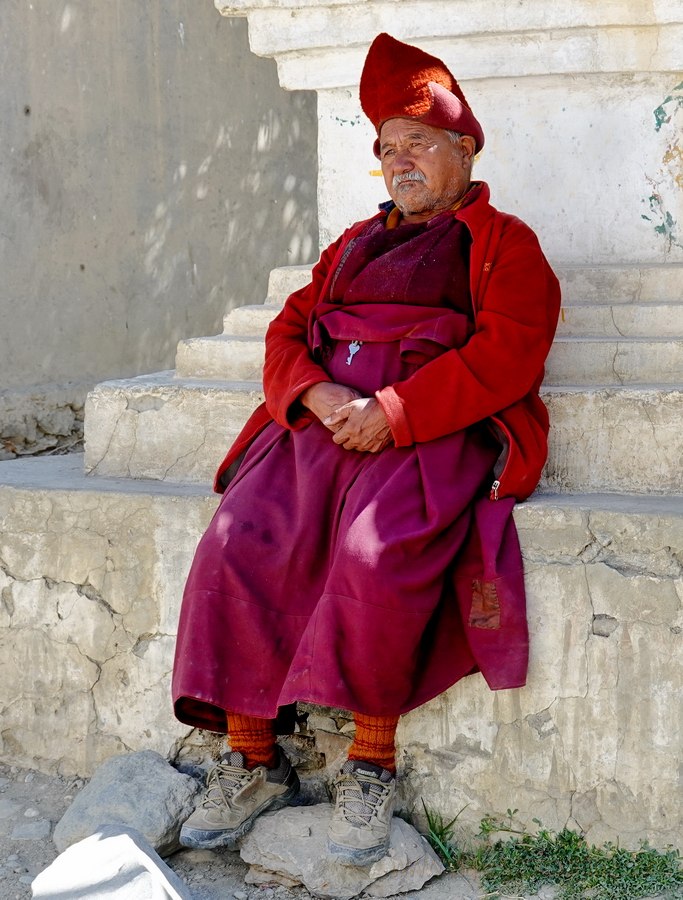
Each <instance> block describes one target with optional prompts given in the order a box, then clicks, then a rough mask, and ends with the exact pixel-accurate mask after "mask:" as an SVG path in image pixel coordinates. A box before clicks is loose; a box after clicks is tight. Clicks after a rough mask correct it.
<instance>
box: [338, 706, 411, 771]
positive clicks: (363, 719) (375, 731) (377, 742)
mask: <svg viewBox="0 0 683 900" xmlns="http://www.w3.org/2000/svg"><path fill="white" fill-rule="evenodd" d="M353 718H354V721H355V723H356V735H355V737H354V739H353V743H352V744H351V747H350V748H349V759H361V760H363V761H364V762H370V763H374V764H375V765H376V766H381V767H382V768H383V769H387V771H389V772H391V774H392V775H395V774H396V746H395V744H394V738H395V736H396V726H397V725H398V719H399V717H398V716H366V715H363V713H354V714H353Z"/></svg>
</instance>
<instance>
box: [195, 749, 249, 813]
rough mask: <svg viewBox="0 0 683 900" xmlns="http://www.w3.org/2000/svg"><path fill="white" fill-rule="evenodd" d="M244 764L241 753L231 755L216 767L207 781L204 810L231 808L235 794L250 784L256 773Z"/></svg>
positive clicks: (203, 803)
mask: <svg viewBox="0 0 683 900" xmlns="http://www.w3.org/2000/svg"><path fill="white" fill-rule="evenodd" d="M235 757H238V759H237V758H235ZM240 763H242V765H240ZM243 763H244V758H243V757H242V754H241V753H230V754H229V756H228V758H227V760H226V761H225V762H220V763H218V765H216V766H214V768H213V769H212V770H211V771H210V772H209V775H208V778H207V779H206V793H205V794H204V797H203V799H202V807H203V808H204V809H217V808H220V807H222V806H230V801H231V799H232V798H233V797H234V796H235V794H236V793H237V792H238V791H239V790H241V789H242V788H243V787H244V786H245V785H246V784H249V782H250V781H251V780H252V779H253V777H254V773H253V772H250V771H249V770H248V769H245V768H244V765H243Z"/></svg>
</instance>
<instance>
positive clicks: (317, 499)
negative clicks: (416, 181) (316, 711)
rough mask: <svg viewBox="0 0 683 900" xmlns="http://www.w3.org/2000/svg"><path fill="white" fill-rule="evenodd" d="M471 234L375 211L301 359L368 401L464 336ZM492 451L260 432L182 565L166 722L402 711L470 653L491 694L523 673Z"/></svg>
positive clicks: (511, 556)
mask: <svg viewBox="0 0 683 900" xmlns="http://www.w3.org/2000/svg"><path fill="white" fill-rule="evenodd" d="M469 246H470V237H469V233H468V231H467V228H466V227H465V226H464V225H463V224H462V223H461V222H460V221H458V220H457V219H455V218H453V217H452V216H450V215H448V214H442V215H440V216H436V217H435V218H433V219H431V220H430V221H429V222H428V223H426V224H423V225H403V226H401V227H399V228H397V229H394V230H388V229H386V228H385V227H384V222H383V221H382V220H381V219H380V220H378V219H373V220H370V221H369V222H368V223H367V225H366V227H365V228H364V229H363V230H362V231H361V232H360V234H359V235H358V236H357V237H356V238H355V239H354V241H353V242H352V243H351V244H350V245H349V248H348V251H347V252H346V253H345V254H344V257H343V259H342V260H341V262H340V264H339V265H338V267H337V270H336V271H335V272H334V274H333V277H332V278H331V279H330V290H329V293H328V296H327V297H326V298H324V300H323V302H320V303H319V304H317V305H316V307H315V308H314V309H313V311H312V313H311V315H310V317H309V321H308V333H307V335H305V336H304V339H305V340H306V341H307V344H308V352H309V353H310V355H311V358H312V359H313V360H314V361H315V362H316V364H317V365H318V366H320V367H321V369H323V370H324V372H325V373H326V375H327V377H329V379H330V380H331V381H333V382H336V383H338V384H344V385H348V386H349V387H352V388H354V389H356V390H357V391H359V392H360V393H361V395H362V396H373V394H375V392H377V391H381V390H382V389H383V388H385V387H386V386H387V385H391V384H394V383H397V382H404V381H405V380H406V379H409V378H410V377H411V376H412V375H413V374H414V373H416V372H417V371H419V370H420V369H421V367H423V366H424V365H426V364H427V363H429V362H431V361H433V360H435V359H438V358H439V357H440V356H441V355H442V354H444V353H446V352H448V351H449V350H450V349H453V348H458V347H462V346H464V345H465V344H466V343H467V341H468V339H469V338H470V336H471V334H472V332H473V328H474V319H473V313H472V299H471V296H470V293H469V272H468V259H469ZM444 402H448V400H447V398H444ZM500 452H501V445H500V443H499V441H498V440H497V439H496V437H495V435H494V433H493V432H492V430H491V429H490V428H489V427H488V426H487V424H486V423H485V422H479V423H475V424H473V425H471V426H468V427H466V428H462V429H460V430H458V431H454V432H452V433H449V434H444V435H441V436H439V437H437V438H435V439H433V440H429V441H424V442H421V443H415V444H412V445H411V446H389V447H387V448H386V449H385V450H383V451H381V452H380V453H375V454H373V453H360V452H357V451H353V450H352V451H349V450H345V449H344V448H342V447H339V446H337V445H336V444H335V443H334V442H333V441H332V433H331V432H330V431H329V430H328V429H326V428H325V427H324V426H323V425H322V424H321V423H320V422H318V421H317V420H314V421H309V422H308V423H307V424H306V425H305V427H299V428H297V429H291V428H287V427H285V426H284V425H282V424H278V423H277V422H274V421H273V422H271V423H270V424H268V425H266V427H265V428H264V429H263V430H262V431H261V432H260V433H259V434H258V435H257V436H256V437H255V439H254V440H253V441H252V442H251V444H250V446H249V447H248V449H247V452H246V455H245V456H244V458H243V460H242V461H241V464H240V466H239V469H238V471H237V473H236V475H235V476H234V477H233V478H232V480H231V481H230V483H229V485H228V487H227V489H226V491H225V493H224V495H223V498H222V501H221V504H220V506H219V508H218V510H217V511H216V514H215V516H214V518H213V520H212V522H211V525H210V527H209V529H208V530H207V532H206V534H205V535H204V537H203V538H202V540H201V542H200V544H199V547H198V549H197V553H196V556H195V559H194V562H193V565H192V570H191V572H190V576H189V578H188V582H187V585H186V589H185V595H184V598H183V605H182V610H181V618H180V624H179V633H178V642H177V647H176V660H175V667H174V676H173V698H174V709H175V713H176V716H177V717H178V718H179V719H180V720H181V721H183V722H187V723H188V724H192V725H195V726H199V727H203V728H209V729H211V730H214V731H225V710H232V711H234V712H239V713H244V714H251V715H256V716H262V717H267V718H274V717H275V716H276V715H277V713H278V710H279V709H280V708H282V707H285V706H287V705H288V704H291V703H293V702H295V701H297V700H307V701H312V702H316V703H320V704H323V705H328V706H339V707H343V708H346V709H349V710H351V711H359V712H363V713H366V714H370V715H392V714H396V713H403V712H406V711H408V710H410V709H412V708H414V707H416V706H418V705H420V704H422V703H424V702H425V701H427V700H429V699H431V698H432V697H434V696H436V695H437V694H439V693H441V692H442V691H444V690H445V689H446V688H448V687H449V686H451V685H452V684H454V683H455V682H456V681H458V680H459V679H460V678H462V677H463V676H465V675H467V674H468V673H470V672H473V671H476V670H477V668H478V664H479V655H478V654H483V655H484V657H486V655H487V654H494V655H495V656H496V657H497V658H498V660H499V662H500V666H499V670H498V671H499V678H500V683H499V684H497V683H496V676H495V675H494V676H493V677H489V676H488V675H487V680H489V684H490V685H491V686H492V687H499V686H506V687H510V686H516V685H518V684H523V683H524V673H525V670H526V659H527V656H526V654H527V632H526V616H525V604H524V583H523V575H522V564H521V557H520V552H519V545H518V542H517V538H516V532H515V529H514V523H513V522H512V518H511V513H512V508H513V505H514V501H513V500H512V499H509V500H502V501H500V502H498V503H492V502H491V501H490V500H489V499H488V491H489V486H490V483H491V480H492V478H493V468H494V464H495V463H496V460H497V459H498V457H499V455H500ZM482 573H484V575H483V577H482Z"/></svg>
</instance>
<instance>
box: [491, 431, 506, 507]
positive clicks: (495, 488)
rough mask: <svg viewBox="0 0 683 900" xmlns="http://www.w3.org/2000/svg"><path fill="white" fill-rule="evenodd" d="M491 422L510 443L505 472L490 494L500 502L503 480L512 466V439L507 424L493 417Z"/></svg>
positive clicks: (497, 479)
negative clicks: (508, 468)
mask: <svg viewBox="0 0 683 900" xmlns="http://www.w3.org/2000/svg"><path fill="white" fill-rule="evenodd" d="M491 421H492V422H495V424H496V426H497V427H498V428H500V430H501V431H502V432H503V434H504V435H505V437H506V438H507V442H508V458H507V459H506V460H505V465H504V466H503V471H502V472H501V473H500V477H499V478H496V480H495V481H494V482H493V484H492V485H491V492H490V494H489V499H490V500H498V499H499V496H498V494H499V491H500V485H501V482H502V481H503V479H504V478H505V472H506V471H507V467H508V466H509V465H510V449H511V447H512V438H511V437H510V431H509V429H508V428H506V426H505V424H504V423H503V422H502V421H501V420H500V419H499V418H498V417H497V416H491Z"/></svg>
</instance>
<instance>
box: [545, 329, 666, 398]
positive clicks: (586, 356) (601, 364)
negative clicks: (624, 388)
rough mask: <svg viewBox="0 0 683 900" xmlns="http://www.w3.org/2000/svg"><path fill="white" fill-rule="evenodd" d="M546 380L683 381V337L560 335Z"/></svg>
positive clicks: (592, 382) (589, 382)
mask: <svg viewBox="0 0 683 900" xmlns="http://www.w3.org/2000/svg"><path fill="white" fill-rule="evenodd" d="M545 381H546V384H549V385H564V384H574V385H579V384H585V385H589V386H590V385H595V384H603V385H605V384H614V385H619V384H683V338H680V339H678V340H673V339H669V338H630V337H623V338H619V339H618V340H615V339H613V338H603V337H580V338H579V337H564V336H563V337H557V338H555V342H554V343H553V346H552V348H551V350H550V355H549V357H548V362H547V365H546V377H545Z"/></svg>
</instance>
